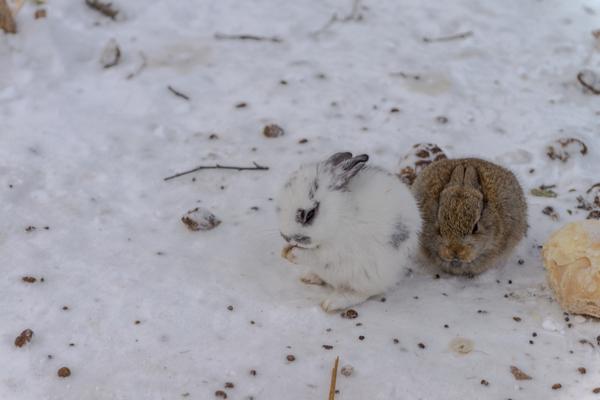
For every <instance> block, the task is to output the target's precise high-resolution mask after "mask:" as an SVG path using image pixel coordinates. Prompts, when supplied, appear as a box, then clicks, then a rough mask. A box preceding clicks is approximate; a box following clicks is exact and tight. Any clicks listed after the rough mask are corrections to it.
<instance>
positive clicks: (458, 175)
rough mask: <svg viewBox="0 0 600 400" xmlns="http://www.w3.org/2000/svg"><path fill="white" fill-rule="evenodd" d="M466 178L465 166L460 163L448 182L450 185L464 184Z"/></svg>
mask: <svg viewBox="0 0 600 400" xmlns="http://www.w3.org/2000/svg"><path fill="white" fill-rule="evenodd" d="M464 178H465V169H464V168H463V166H462V165H459V166H458V167H456V168H454V171H452V175H451V176H450V181H449V182H448V186H450V185H457V186H462V184H463V180H464Z"/></svg>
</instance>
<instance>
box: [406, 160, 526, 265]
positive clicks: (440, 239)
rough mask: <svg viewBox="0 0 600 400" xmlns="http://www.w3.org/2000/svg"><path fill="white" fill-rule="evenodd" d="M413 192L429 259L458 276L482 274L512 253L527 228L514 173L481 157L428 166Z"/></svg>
mask: <svg viewBox="0 0 600 400" xmlns="http://www.w3.org/2000/svg"><path fill="white" fill-rule="evenodd" d="M412 190H413V193H414V195H415V197H416V198H417V201H418V203H419V208H420V210H421V215H422V217H423V229H422V232H421V236H420V241H421V249H422V252H423V253H424V255H425V256H426V258H427V259H428V260H429V261H430V262H433V263H434V264H435V265H436V266H438V267H439V268H441V269H442V270H444V271H446V272H449V273H451V274H456V275H470V276H473V275H474V274H478V273H480V272H483V271H485V270H486V269H488V268H489V267H490V266H492V265H494V264H495V263H496V262H498V261H501V260H502V259H503V258H504V257H506V256H508V255H509V254H510V252H511V250H513V248H514V247H515V246H516V245H517V243H519V241H520V240H521V239H522V238H523V236H524V235H525V234H526V232H527V203H526V202H525V196H524V195H523V190H522V189H521V185H520V184H519V182H518V181H517V178H516V177H515V176H514V175H513V174H512V172H510V171H508V170H506V169H504V168H502V167H500V166H498V165H495V164H492V163H491V162H488V161H484V160H480V159H477V158H465V159H458V160H441V161H437V162H434V163H433V164H431V165H429V166H428V167H427V168H425V169H424V170H423V171H422V172H421V173H420V174H419V176H418V177H417V179H416V180H415V182H414V184H413V187H412Z"/></svg>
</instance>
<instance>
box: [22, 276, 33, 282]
mask: <svg viewBox="0 0 600 400" xmlns="http://www.w3.org/2000/svg"><path fill="white" fill-rule="evenodd" d="M21 279H22V280H23V282H26V283H35V282H36V281H37V279H36V278H34V277H33V276H24V277H22V278H21Z"/></svg>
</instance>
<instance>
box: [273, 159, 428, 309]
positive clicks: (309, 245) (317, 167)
mask: <svg viewBox="0 0 600 400" xmlns="http://www.w3.org/2000/svg"><path fill="white" fill-rule="evenodd" d="M368 160H369V156H367V155H366V154H361V155H358V156H354V157H353V156H352V154H351V153H336V154H334V155H332V156H331V157H329V158H328V159H327V160H325V161H323V162H319V163H315V164H307V165H303V166H301V167H300V168H299V169H298V170H297V171H296V172H294V173H293V174H292V175H291V177H290V178H289V179H288V180H287V182H286V183H285V185H284V186H283V188H282V189H281V192H280V194H279V196H278V198H277V213H278V219H279V228H280V231H281V236H282V237H283V238H284V239H285V241H286V242H287V243H288V245H287V246H285V247H284V249H283V252H282V256H283V257H284V258H286V259H287V260H288V261H290V262H292V263H294V264H300V265H304V266H306V267H309V269H310V273H308V274H307V275H305V276H304V277H303V278H302V281H303V282H305V283H312V284H325V283H327V284H329V285H330V286H332V287H333V292H332V293H331V294H330V295H329V296H328V297H327V298H325V299H324V300H323V301H322V303H321V307H322V308H323V309H324V310H325V311H328V312H329V311H336V310H341V309H345V308H347V307H350V306H353V305H356V304H359V303H362V302H364V301H365V300H367V299H368V298H369V297H371V296H375V295H379V294H382V293H384V292H385V291H386V290H387V289H389V288H390V287H391V286H393V285H394V284H395V283H396V282H397V281H398V280H399V279H401V278H402V275H403V274H402V271H403V268H404V267H406V266H407V264H408V262H409V255H411V254H412V253H413V252H415V251H416V250H417V249H418V234H419V230H420V228H421V217H420V214H419V209H418V207H417V203H416V200H415V198H414V197H413V195H412V194H411V192H410V190H409V189H408V187H407V186H406V185H405V184H404V183H402V182H401V181H400V180H399V179H398V177H396V176H395V175H393V174H391V173H389V172H386V171H384V170H382V169H380V168H377V167H371V166H367V161H368Z"/></svg>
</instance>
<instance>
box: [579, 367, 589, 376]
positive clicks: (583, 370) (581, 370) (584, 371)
mask: <svg viewBox="0 0 600 400" xmlns="http://www.w3.org/2000/svg"><path fill="white" fill-rule="evenodd" d="M577 371H578V372H579V373H580V374H581V375H584V374H585V373H586V372H587V370H586V369H585V368H583V367H579V368H577Z"/></svg>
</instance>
